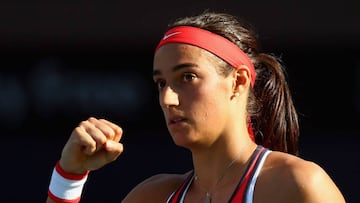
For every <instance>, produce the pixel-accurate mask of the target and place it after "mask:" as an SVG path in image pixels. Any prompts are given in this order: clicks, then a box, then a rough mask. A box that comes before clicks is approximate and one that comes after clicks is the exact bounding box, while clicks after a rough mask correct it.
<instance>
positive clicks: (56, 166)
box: [55, 161, 90, 180]
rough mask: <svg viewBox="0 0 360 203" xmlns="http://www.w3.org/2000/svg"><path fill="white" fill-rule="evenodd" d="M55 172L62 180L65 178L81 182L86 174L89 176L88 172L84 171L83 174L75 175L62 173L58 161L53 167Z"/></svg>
mask: <svg viewBox="0 0 360 203" xmlns="http://www.w3.org/2000/svg"><path fill="white" fill-rule="evenodd" d="M55 170H56V172H58V173H59V174H60V175H61V176H62V177H63V178H66V179H68V180H82V179H84V178H85V177H86V176H87V175H88V174H89V172H90V171H89V170H88V171H86V172H85V173H83V174H75V173H67V172H66V171H64V170H63V169H62V168H61V166H60V161H58V162H57V163H56V165H55Z"/></svg>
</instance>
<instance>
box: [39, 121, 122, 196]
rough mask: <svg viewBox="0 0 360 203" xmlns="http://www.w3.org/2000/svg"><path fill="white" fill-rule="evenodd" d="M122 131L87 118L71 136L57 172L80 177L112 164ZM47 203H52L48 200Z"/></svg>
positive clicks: (110, 124)
mask: <svg viewBox="0 0 360 203" xmlns="http://www.w3.org/2000/svg"><path fill="white" fill-rule="evenodd" d="M121 136H122V129H121V128H120V127H119V126H117V125H115V124H114V123H111V122H109V121H107V120H104V119H96V118H92V117H91V118H89V119H88V120H86V121H82V122H81V123H80V124H79V126H78V127H76V128H75V129H74V130H73V132H72V133H71V135H70V137H69V139H68V141H67V142H66V144H65V146H64V148H63V150H62V153H61V157H60V160H59V165H58V166H59V167H60V170H61V171H63V172H64V173H66V174H68V175H69V176H76V177H78V176H81V174H87V172H88V171H91V170H96V169H99V168H101V167H102V166H104V165H106V164H108V163H110V162H112V161H114V160H116V159H117V157H118V156H119V155H120V154H121V153H122V151H123V146H122V144H121V143H120V142H119V141H120V139H121ZM46 203H55V201H54V200H53V199H52V198H50V197H49V196H48V197H47V200H46Z"/></svg>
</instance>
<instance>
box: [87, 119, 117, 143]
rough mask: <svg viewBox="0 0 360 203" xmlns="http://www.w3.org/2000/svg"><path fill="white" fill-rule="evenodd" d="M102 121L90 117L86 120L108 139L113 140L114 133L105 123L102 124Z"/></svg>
mask: <svg viewBox="0 0 360 203" xmlns="http://www.w3.org/2000/svg"><path fill="white" fill-rule="evenodd" d="M103 120H104V119H96V118H94V117H90V118H89V119H88V121H89V122H90V123H92V124H93V125H94V126H95V127H96V128H98V129H99V130H100V131H101V132H102V133H103V134H104V135H105V136H106V137H107V138H108V139H110V140H113V139H114V136H115V134H116V132H115V131H114V129H113V128H112V127H111V126H109V124H108V123H107V122H104V121H103Z"/></svg>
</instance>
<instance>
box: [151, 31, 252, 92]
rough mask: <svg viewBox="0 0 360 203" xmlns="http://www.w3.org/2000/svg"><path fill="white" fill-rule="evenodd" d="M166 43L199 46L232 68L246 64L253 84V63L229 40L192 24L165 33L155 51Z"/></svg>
mask: <svg viewBox="0 0 360 203" xmlns="http://www.w3.org/2000/svg"><path fill="white" fill-rule="evenodd" d="M168 43H185V44H190V45H194V46H197V47H200V48H202V49H205V50H207V51H209V52H211V53H213V54H215V55H216V56H218V57H220V58H221V59H223V60H224V61H226V62H227V63H229V64H230V65H232V66H233V67H234V68H237V67H239V66H240V65H246V66H247V67H249V68H250V74H251V81H250V84H251V86H252V87H253V86H254V83H255V77H256V73H255V68H254V65H253V64H252V63H251V61H250V59H249V57H248V56H247V55H246V54H245V53H244V52H243V51H242V50H241V49H240V48H239V47H238V46H236V45H235V44H234V43H232V42H231V41H230V40H228V39H226V38H224V37H222V36H220V35H217V34H214V33H212V32H210V31H207V30H204V29H200V28H196V27H192V26H177V27H174V28H171V29H170V30H168V31H167V32H166V33H165V35H164V37H163V38H162V39H161V41H160V42H159V44H158V46H157V47H156V49H155V52H156V51H157V50H158V49H159V48H160V47H161V46H163V45H165V44H168Z"/></svg>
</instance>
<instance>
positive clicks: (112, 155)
mask: <svg viewBox="0 0 360 203" xmlns="http://www.w3.org/2000/svg"><path fill="white" fill-rule="evenodd" d="M104 148H105V150H106V159H107V160H108V161H114V160H115V159H117V158H118V157H119V156H120V154H122V152H123V151H124V146H123V144H121V143H119V142H115V141H112V140H108V141H107V142H106V143H105V144H104Z"/></svg>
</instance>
